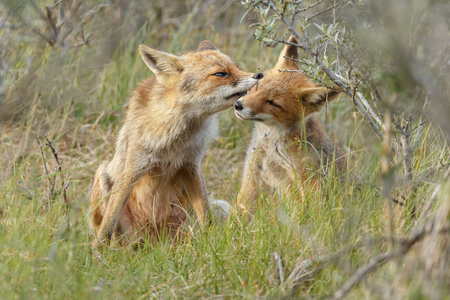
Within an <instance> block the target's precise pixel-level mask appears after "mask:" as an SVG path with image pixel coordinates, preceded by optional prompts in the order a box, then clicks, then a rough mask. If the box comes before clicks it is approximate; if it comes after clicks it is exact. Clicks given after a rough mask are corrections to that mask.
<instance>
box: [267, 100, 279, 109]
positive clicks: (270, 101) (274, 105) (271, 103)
mask: <svg viewBox="0 0 450 300" xmlns="http://www.w3.org/2000/svg"><path fill="white" fill-rule="evenodd" d="M267 103H269V105H272V106H273V107H277V108H281V106H279V105H278V104H276V103H275V102H273V100H267Z"/></svg>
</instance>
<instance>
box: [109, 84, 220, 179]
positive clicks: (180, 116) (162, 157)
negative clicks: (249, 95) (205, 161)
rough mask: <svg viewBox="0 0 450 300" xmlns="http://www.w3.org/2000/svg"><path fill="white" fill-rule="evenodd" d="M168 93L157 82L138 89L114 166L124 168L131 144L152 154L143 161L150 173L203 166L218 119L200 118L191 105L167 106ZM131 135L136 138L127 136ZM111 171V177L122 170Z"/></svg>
mask: <svg viewBox="0 0 450 300" xmlns="http://www.w3.org/2000/svg"><path fill="white" fill-rule="evenodd" d="M168 93H170V91H169V89H167V88H165V87H164V86H162V85H161V84H159V83H157V81H156V80H155V78H147V79H145V80H143V81H142V82H141V83H140V84H139V85H138V87H137V89H136V90H135V91H134V92H133V95H132V98H131V99H130V101H129V107H128V111H127V113H126V118H125V123H124V125H123V127H122V129H121V131H120V133H119V137H118V139H117V144H116V153H115V155H114V158H113V160H115V161H116V162H114V163H112V164H110V165H111V166H115V168H122V166H123V165H124V162H125V157H126V151H127V145H128V144H129V143H131V142H134V143H137V144H138V146H140V147H142V148H145V149H148V151H151V153H152V155H151V156H146V158H143V159H147V161H146V162H144V161H142V162H141V163H142V164H146V165H147V170H150V169H151V168H152V167H162V168H170V169H177V168H178V167H180V166H181V165H183V163H184V162H185V161H190V162H192V163H194V164H199V163H200V161H201V158H202V157H203V155H204V152H205V150H206V146H207V143H208V141H209V140H211V139H212V138H214V137H215V136H216V134H217V131H218V117H217V115H216V114H207V113H203V114H200V113H198V111H197V110H196V109H195V108H193V107H189V106H188V105H179V103H178V104H177V103H171V102H168V100H167V99H173V97H172V98H170V96H171V95H168ZM133 98H134V99H133ZM175 99H176V100H177V102H182V100H183V99H180V97H177V98H175ZM150 101H151V102H153V103H152V104H151V105H149V103H150ZM175 104H177V105H175ZM130 133H132V134H133V136H127V134H130ZM191 150H193V151H191ZM188 154H189V155H190V156H187V155H188ZM119 166H120V167H119ZM110 171H111V173H112V174H118V173H119V172H120V170H119V169H117V170H110ZM169 173H170V172H169Z"/></svg>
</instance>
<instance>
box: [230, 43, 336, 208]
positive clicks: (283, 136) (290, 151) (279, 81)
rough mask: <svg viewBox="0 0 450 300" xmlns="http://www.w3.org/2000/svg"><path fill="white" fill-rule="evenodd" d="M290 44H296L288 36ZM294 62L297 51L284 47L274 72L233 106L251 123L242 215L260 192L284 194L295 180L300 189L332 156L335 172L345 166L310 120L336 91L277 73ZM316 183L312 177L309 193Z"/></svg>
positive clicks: (292, 67)
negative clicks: (252, 124) (277, 191)
mask: <svg viewBox="0 0 450 300" xmlns="http://www.w3.org/2000/svg"><path fill="white" fill-rule="evenodd" d="M290 42H292V43H297V41H296V40H295V39H294V38H293V37H291V39H290ZM285 57H288V58H285ZM289 58H291V59H289ZM297 58H298V53H297V48H296V47H295V46H290V45H287V46H285V48H284V50H283V52H282V53H281V55H280V58H279V60H278V62H277V64H276V65H275V67H274V68H273V69H271V70H269V71H266V72H265V73H264V78H263V79H262V80H261V81H260V82H259V83H258V85H257V86H255V87H253V88H252V89H251V90H250V91H249V92H248V94H247V95H245V96H244V97H242V98H240V99H239V100H238V101H236V103H235V114H236V116H237V117H238V118H239V119H242V120H252V121H255V128H254V130H253V137H252V140H251V143H250V146H249V148H248V151H247V157H246V160H245V167H244V174H243V179H242V185H241V189H240V191H239V194H238V196H237V200H236V203H237V205H238V208H239V209H240V210H241V211H244V212H247V211H248V212H250V213H251V212H252V211H253V209H254V202H255V199H256V197H257V195H258V191H259V190H260V189H263V190H265V191H266V192H267V193H273V192H274V191H275V190H281V191H288V190H290V188H291V187H292V186H293V182H294V181H295V182H296V183H297V186H298V187H300V188H301V187H302V183H304V182H305V181H307V179H308V178H310V177H311V174H308V170H307V169H308V168H312V169H314V170H318V169H319V168H320V167H321V166H323V165H325V164H327V163H329V162H331V160H332V159H333V157H334V156H335V157H336V158H339V159H337V160H336V166H337V169H338V170H341V169H342V168H343V167H344V165H345V161H344V159H343V157H342V156H343V154H344V153H343V152H342V151H341V150H340V149H339V148H338V147H336V146H335V145H334V144H333V143H332V142H331V140H330V139H329V137H328V136H327V134H326V132H325V129H324V127H323V125H322V124H321V122H320V120H319V119H318V118H317V117H316V116H315V115H314V113H315V112H317V111H319V110H320V109H321V108H322V107H323V106H324V105H325V103H326V101H327V100H328V101H331V100H333V99H334V98H335V97H336V96H337V94H338V92H337V91H332V90H328V89H327V88H325V87H322V86H321V85H316V84H314V83H313V82H312V81H311V80H310V79H309V78H308V77H307V76H305V75H304V74H300V73H299V72H282V71H279V70H280V69H288V70H299V68H298V66H297V63H296V62H295V61H294V60H292V59H297ZM315 180H316V179H315V177H314V176H312V179H311V182H310V185H309V186H310V187H311V188H314V186H315V184H316V181H315ZM301 193H302V191H301ZM302 194H303V193H302Z"/></svg>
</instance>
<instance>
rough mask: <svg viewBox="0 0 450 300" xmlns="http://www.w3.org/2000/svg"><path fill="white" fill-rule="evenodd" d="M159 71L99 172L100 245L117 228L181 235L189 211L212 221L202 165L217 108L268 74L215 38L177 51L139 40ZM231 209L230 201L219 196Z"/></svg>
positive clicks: (139, 95) (95, 217)
mask: <svg viewBox="0 0 450 300" xmlns="http://www.w3.org/2000/svg"><path fill="white" fill-rule="evenodd" d="M139 53H140V55H141V57H142V59H143V61H144V63H145V64H146V65H147V67H148V68H149V69H150V70H151V71H152V72H153V73H154V74H155V77H152V78H147V79H144V80H143V81H142V82H140V83H139V84H138V86H137V88H136V89H135V90H134V91H133V92H132V95H131V98H130V99H129V101H128V108H127V112H126V116H125V121H124V124H123V126H122V128H121V130H120V133H119V136H118V139H117V142H116V151H115V154H114V157H113V159H112V160H111V161H108V162H103V163H102V164H101V165H100V166H99V168H98V170H97V172H96V174H95V177H94V179H93V183H92V187H91V195H90V206H91V211H92V215H91V219H90V225H91V228H92V229H93V230H96V231H97V239H96V240H95V241H94V244H93V246H94V247H96V246H98V245H99V244H100V243H103V242H104V241H105V239H109V238H110V237H111V235H112V234H113V233H114V234H116V235H118V236H121V237H122V241H124V242H125V243H126V242H127V241H129V240H130V239H132V238H133V239H138V240H139V239H141V240H142V238H144V237H148V238H152V237H153V238H157V237H158V236H160V235H161V234H162V233H163V232H165V233H167V234H169V235H170V236H175V235H176V233H177V232H178V229H179V227H180V225H181V224H182V223H183V222H184V221H185V220H186V219H187V214H191V213H192V211H193V212H194V213H195V216H196V218H197V219H198V222H199V223H200V224H202V225H203V224H205V223H206V222H207V221H208V213H209V210H210V207H209V205H210V203H209V201H208V198H207V191H206V187H205V180H204V177H203V174H202V170H201V166H200V163H201V160H202V158H203V156H204V153H205V149H206V146H207V141H208V140H209V139H210V138H211V137H213V136H214V135H215V133H216V131H217V126H218V124H217V121H218V120H217V115H216V113H217V112H220V111H222V110H225V109H227V108H229V107H232V106H233V103H235V101H236V100H237V99H238V98H240V97H241V96H243V95H245V94H246V93H247V90H249V89H250V88H252V87H253V86H254V85H255V84H256V83H257V82H258V80H259V79H261V78H262V74H261V73H258V74H253V73H247V72H244V71H242V70H240V69H239V67H238V66H237V65H236V64H235V63H234V62H233V61H232V60H231V59H230V58H229V57H227V56H226V55H224V54H222V53H220V52H219V51H218V50H217V49H216V47H215V46H214V45H213V44H212V43H211V42H209V41H203V42H202V43H200V45H199V47H198V49H197V52H193V53H187V54H184V55H181V56H175V55H172V54H169V53H165V52H161V51H157V50H155V49H152V48H150V47H147V46H144V45H141V46H139ZM215 204H217V205H219V206H222V207H224V206H225V207H224V209H226V208H227V207H226V206H227V203H226V202H224V201H222V202H221V203H215Z"/></svg>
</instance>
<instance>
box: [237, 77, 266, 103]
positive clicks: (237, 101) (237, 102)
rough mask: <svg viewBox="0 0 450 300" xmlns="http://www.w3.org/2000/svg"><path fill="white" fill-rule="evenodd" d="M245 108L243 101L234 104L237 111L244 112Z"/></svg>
mask: <svg viewBox="0 0 450 300" xmlns="http://www.w3.org/2000/svg"><path fill="white" fill-rule="evenodd" d="M258 74H260V73H258ZM243 108H244V105H242V102H241V101H239V100H238V101H236V103H234V109H235V110H242V109H243Z"/></svg>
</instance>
